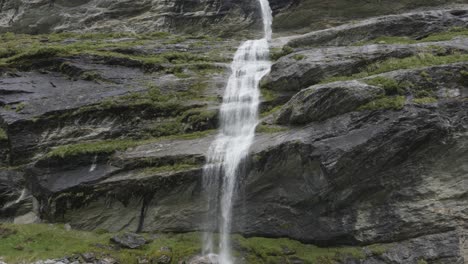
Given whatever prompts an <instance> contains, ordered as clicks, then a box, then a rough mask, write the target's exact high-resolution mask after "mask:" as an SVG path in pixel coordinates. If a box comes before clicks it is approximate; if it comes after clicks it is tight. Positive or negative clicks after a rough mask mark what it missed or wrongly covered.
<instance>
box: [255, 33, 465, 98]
mask: <svg viewBox="0 0 468 264" xmlns="http://www.w3.org/2000/svg"><path fill="white" fill-rule="evenodd" d="M435 47H443V48H445V51H446V54H451V53H452V52H454V51H461V52H466V51H467V50H468V41H466V39H458V40H452V41H444V42H436V43H430V42H429V43H418V44H411V45H368V46H358V47H353V46H351V47H327V48H313V49H308V50H303V51H298V52H296V53H292V54H290V55H288V56H286V57H283V58H281V59H279V60H278V61H277V62H276V63H274V64H273V66H272V69H271V73H270V74H269V75H268V76H267V77H265V78H264V80H263V81H262V82H263V87H264V88H265V89H270V90H275V91H286V92H291V91H295V92H298V91H300V90H301V89H304V88H307V87H309V86H311V85H314V84H317V83H319V82H321V81H323V80H324V79H326V78H330V77H335V76H347V75H351V74H354V73H358V72H361V71H362V70H363V68H364V67H366V66H367V65H370V64H372V63H374V62H377V61H382V60H385V59H388V58H392V57H393V58H403V57H408V56H412V55H415V54H418V53H420V52H421V50H424V51H425V52H434V53H437V52H440V49H439V48H435ZM297 55H301V56H303V59H301V60H299V61H298V60H296V59H295V56H297Z"/></svg>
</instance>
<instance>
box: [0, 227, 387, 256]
mask: <svg viewBox="0 0 468 264" xmlns="http://www.w3.org/2000/svg"><path fill="white" fill-rule="evenodd" d="M0 231H1V236H0V241H1V243H0V252H2V256H3V260H5V261H8V263H22V262H24V261H36V260H44V259H53V258H63V257H70V256H74V255H75V256H77V257H78V258H79V255H80V254H81V253H90V252H92V253H95V255H96V256H97V257H104V256H110V257H112V258H115V259H116V260H118V261H119V262H120V263H127V264H133V263H138V259H139V258H140V259H141V258H147V259H153V258H157V257H159V256H160V253H161V249H162V248H168V249H169V250H167V252H166V253H167V254H168V255H169V256H170V257H171V262H170V263H181V262H182V263H183V262H184V261H187V260H189V259H190V258H192V257H193V256H196V255H197V254H200V253H201V234H200V233H197V232H193V233H184V234H175V233H157V234H149V233H143V234H141V235H142V236H144V237H145V238H146V239H148V240H149V241H150V242H149V243H147V244H146V245H144V246H143V247H142V248H139V249H117V248H115V247H112V244H111V243H110V238H111V237H112V236H114V235H116V233H108V232H107V231H106V230H96V231H94V232H85V231H78V230H67V229H65V228H64V226H63V225H52V224H32V225H13V224H2V225H1V226H0ZM232 239H233V242H234V243H235V244H236V248H235V252H234V256H235V257H236V258H237V259H239V260H240V261H242V262H245V263H252V264H260V263H285V261H286V263H289V261H292V260H302V261H303V262H304V263H323V264H325V263H337V262H338V261H339V260H341V259H343V258H354V259H363V258H364V257H365V256H366V253H365V252H367V254H368V253H369V252H370V253H371V254H372V255H381V254H383V253H385V252H386V250H387V245H384V244H382V245H370V246H367V247H352V246H343V247H329V248H321V247H317V246H314V245H307V244H302V243H300V242H298V241H294V240H291V239H287V238H276V239H275V238H262V237H250V238H245V237H242V236H240V235H233V236H232Z"/></svg>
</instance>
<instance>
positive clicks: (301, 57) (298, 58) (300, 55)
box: [291, 54, 306, 61]
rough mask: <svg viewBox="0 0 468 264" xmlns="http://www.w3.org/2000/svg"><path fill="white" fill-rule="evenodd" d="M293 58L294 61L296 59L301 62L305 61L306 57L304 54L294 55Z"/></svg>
mask: <svg viewBox="0 0 468 264" xmlns="http://www.w3.org/2000/svg"><path fill="white" fill-rule="evenodd" d="M291 58H293V59H295V60H297V61H300V60H303V59H305V58H306V56H305V55H303V54H294V55H292V56H291Z"/></svg>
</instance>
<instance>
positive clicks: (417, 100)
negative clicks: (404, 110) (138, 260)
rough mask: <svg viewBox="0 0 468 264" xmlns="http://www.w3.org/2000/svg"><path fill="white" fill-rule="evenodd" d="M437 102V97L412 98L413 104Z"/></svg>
mask: <svg viewBox="0 0 468 264" xmlns="http://www.w3.org/2000/svg"><path fill="white" fill-rule="evenodd" d="M436 102H437V98H434V97H422V98H414V99H413V103H415V104H421V105H424V104H433V103H436Z"/></svg>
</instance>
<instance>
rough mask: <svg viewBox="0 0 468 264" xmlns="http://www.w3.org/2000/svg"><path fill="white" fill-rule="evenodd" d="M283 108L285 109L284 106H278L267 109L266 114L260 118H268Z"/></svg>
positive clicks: (263, 113) (262, 114)
mask: <svg viewBox="0 0 468 264" xmlns="http://www.w3.org/2000/svg"><path fill="white" fill-rule="evenodd" d="M281 108H283V105H277V106H275V107H270V108H267V110H266V111H265V112H262V113H261V114H260V117H266V116H269V115H271V114H274V113H277V112H278V111H280V110H281Z"/></svg>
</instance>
